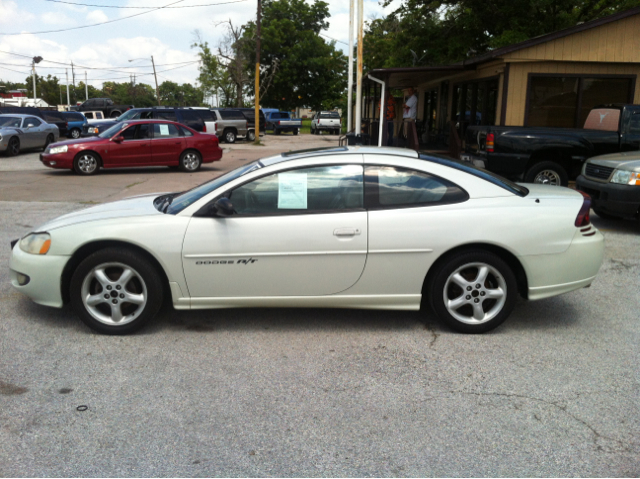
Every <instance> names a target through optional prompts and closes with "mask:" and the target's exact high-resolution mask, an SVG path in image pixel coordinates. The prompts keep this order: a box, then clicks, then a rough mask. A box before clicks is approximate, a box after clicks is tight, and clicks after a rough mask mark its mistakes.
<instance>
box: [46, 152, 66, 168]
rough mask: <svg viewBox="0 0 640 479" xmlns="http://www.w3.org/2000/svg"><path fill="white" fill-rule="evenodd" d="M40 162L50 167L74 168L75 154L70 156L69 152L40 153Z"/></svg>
mask: <svg viewBox="0 0 640 479" xmlns="http://www.w3.org/2000/svg"><path fill="white" fill-rule="evenodd" d="M40 162H41V163H42V164H43V165H44V166H48V167H49V168H63V169H66V170H68V169H71V168H73V156H70V155H69V154H68V152H67V153H59V154H57V155H49V154H47V153H40Z"/></svg>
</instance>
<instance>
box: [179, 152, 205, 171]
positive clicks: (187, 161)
mask: <svg viewBox="0 0 640 479" xmlns="http://www.w3.org/2000/svg"><path fill="white" fill-rule="evenodd" d="M201 165H202V158H201V157H200V154H199V153H198V152H197V151H193V150H190V151H185V152H184V153H182V155H180V165H179V168H180V169H181V170H182V171H187V172H192V171H198V170H199V169H200V166H201Z"/></svg>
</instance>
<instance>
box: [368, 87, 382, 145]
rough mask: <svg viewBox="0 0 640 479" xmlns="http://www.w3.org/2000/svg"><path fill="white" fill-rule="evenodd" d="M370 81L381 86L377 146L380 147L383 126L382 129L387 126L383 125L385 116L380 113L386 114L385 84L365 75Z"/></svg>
mask: <svg viewBox="0 0 640 479" xmlns="http://www.w3.org/2000/svg"><path fill="white" fill-rule="evenodd" d="M367 76H368V77H369V78H370V79H371V80H373V81H374V82H376V83H380V84H381V85H382V93H381V94H380V122H379V123H378V125H379V126H378V146H382V132H383V129H382V128H383V126H384V128H386V127H387V125H386V124H385V125H383V122H385V123H386V120H385V116H386V115H385V114H383V113H382V112H383V111H384V112H385V113H386V112H387V105H386V104H385V101H384V87H385V84H384V82H383V81H382V80H378V79H377V78H374V77H372V76H371V75H367Z"/></svg>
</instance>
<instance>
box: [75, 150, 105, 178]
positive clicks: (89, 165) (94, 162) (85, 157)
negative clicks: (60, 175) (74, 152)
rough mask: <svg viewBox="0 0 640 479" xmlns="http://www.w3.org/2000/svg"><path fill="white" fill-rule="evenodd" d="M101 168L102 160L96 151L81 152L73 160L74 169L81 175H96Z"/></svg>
mask: <svg viewBox="0 0 640 479" xmlns="http://www.w3.org/2000/svg"><path fill="white" fill-rule="evenodd" d="M99 169H100V160H99V159H98V155H96V154H95V153H92V152H87V153H80V154H78V156H76V157H75V159H74V160H73V171H75V172H76V173H77V174H79V175H95V174H96V173H97V172H98V170H99Z"/></svg>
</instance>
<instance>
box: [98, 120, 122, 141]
mask: <svg viewBox="0 0 640 479" xmlns="http://www.w3.org/2000/svg"><path fill="white" fill-rule="evenodd" d="M127 125H128V123H124V124H122V123H116V124H115V125H113V126H111V127H109V128H107V129H106V130H104V131H103V132H102V133H100V134H99V135H98V136H99V137H100V138H111V137H112V136H113V135H115V134H116V133H118V132H119V131H120V130H121V129H122V128H126V126H127Z"/></svg>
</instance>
